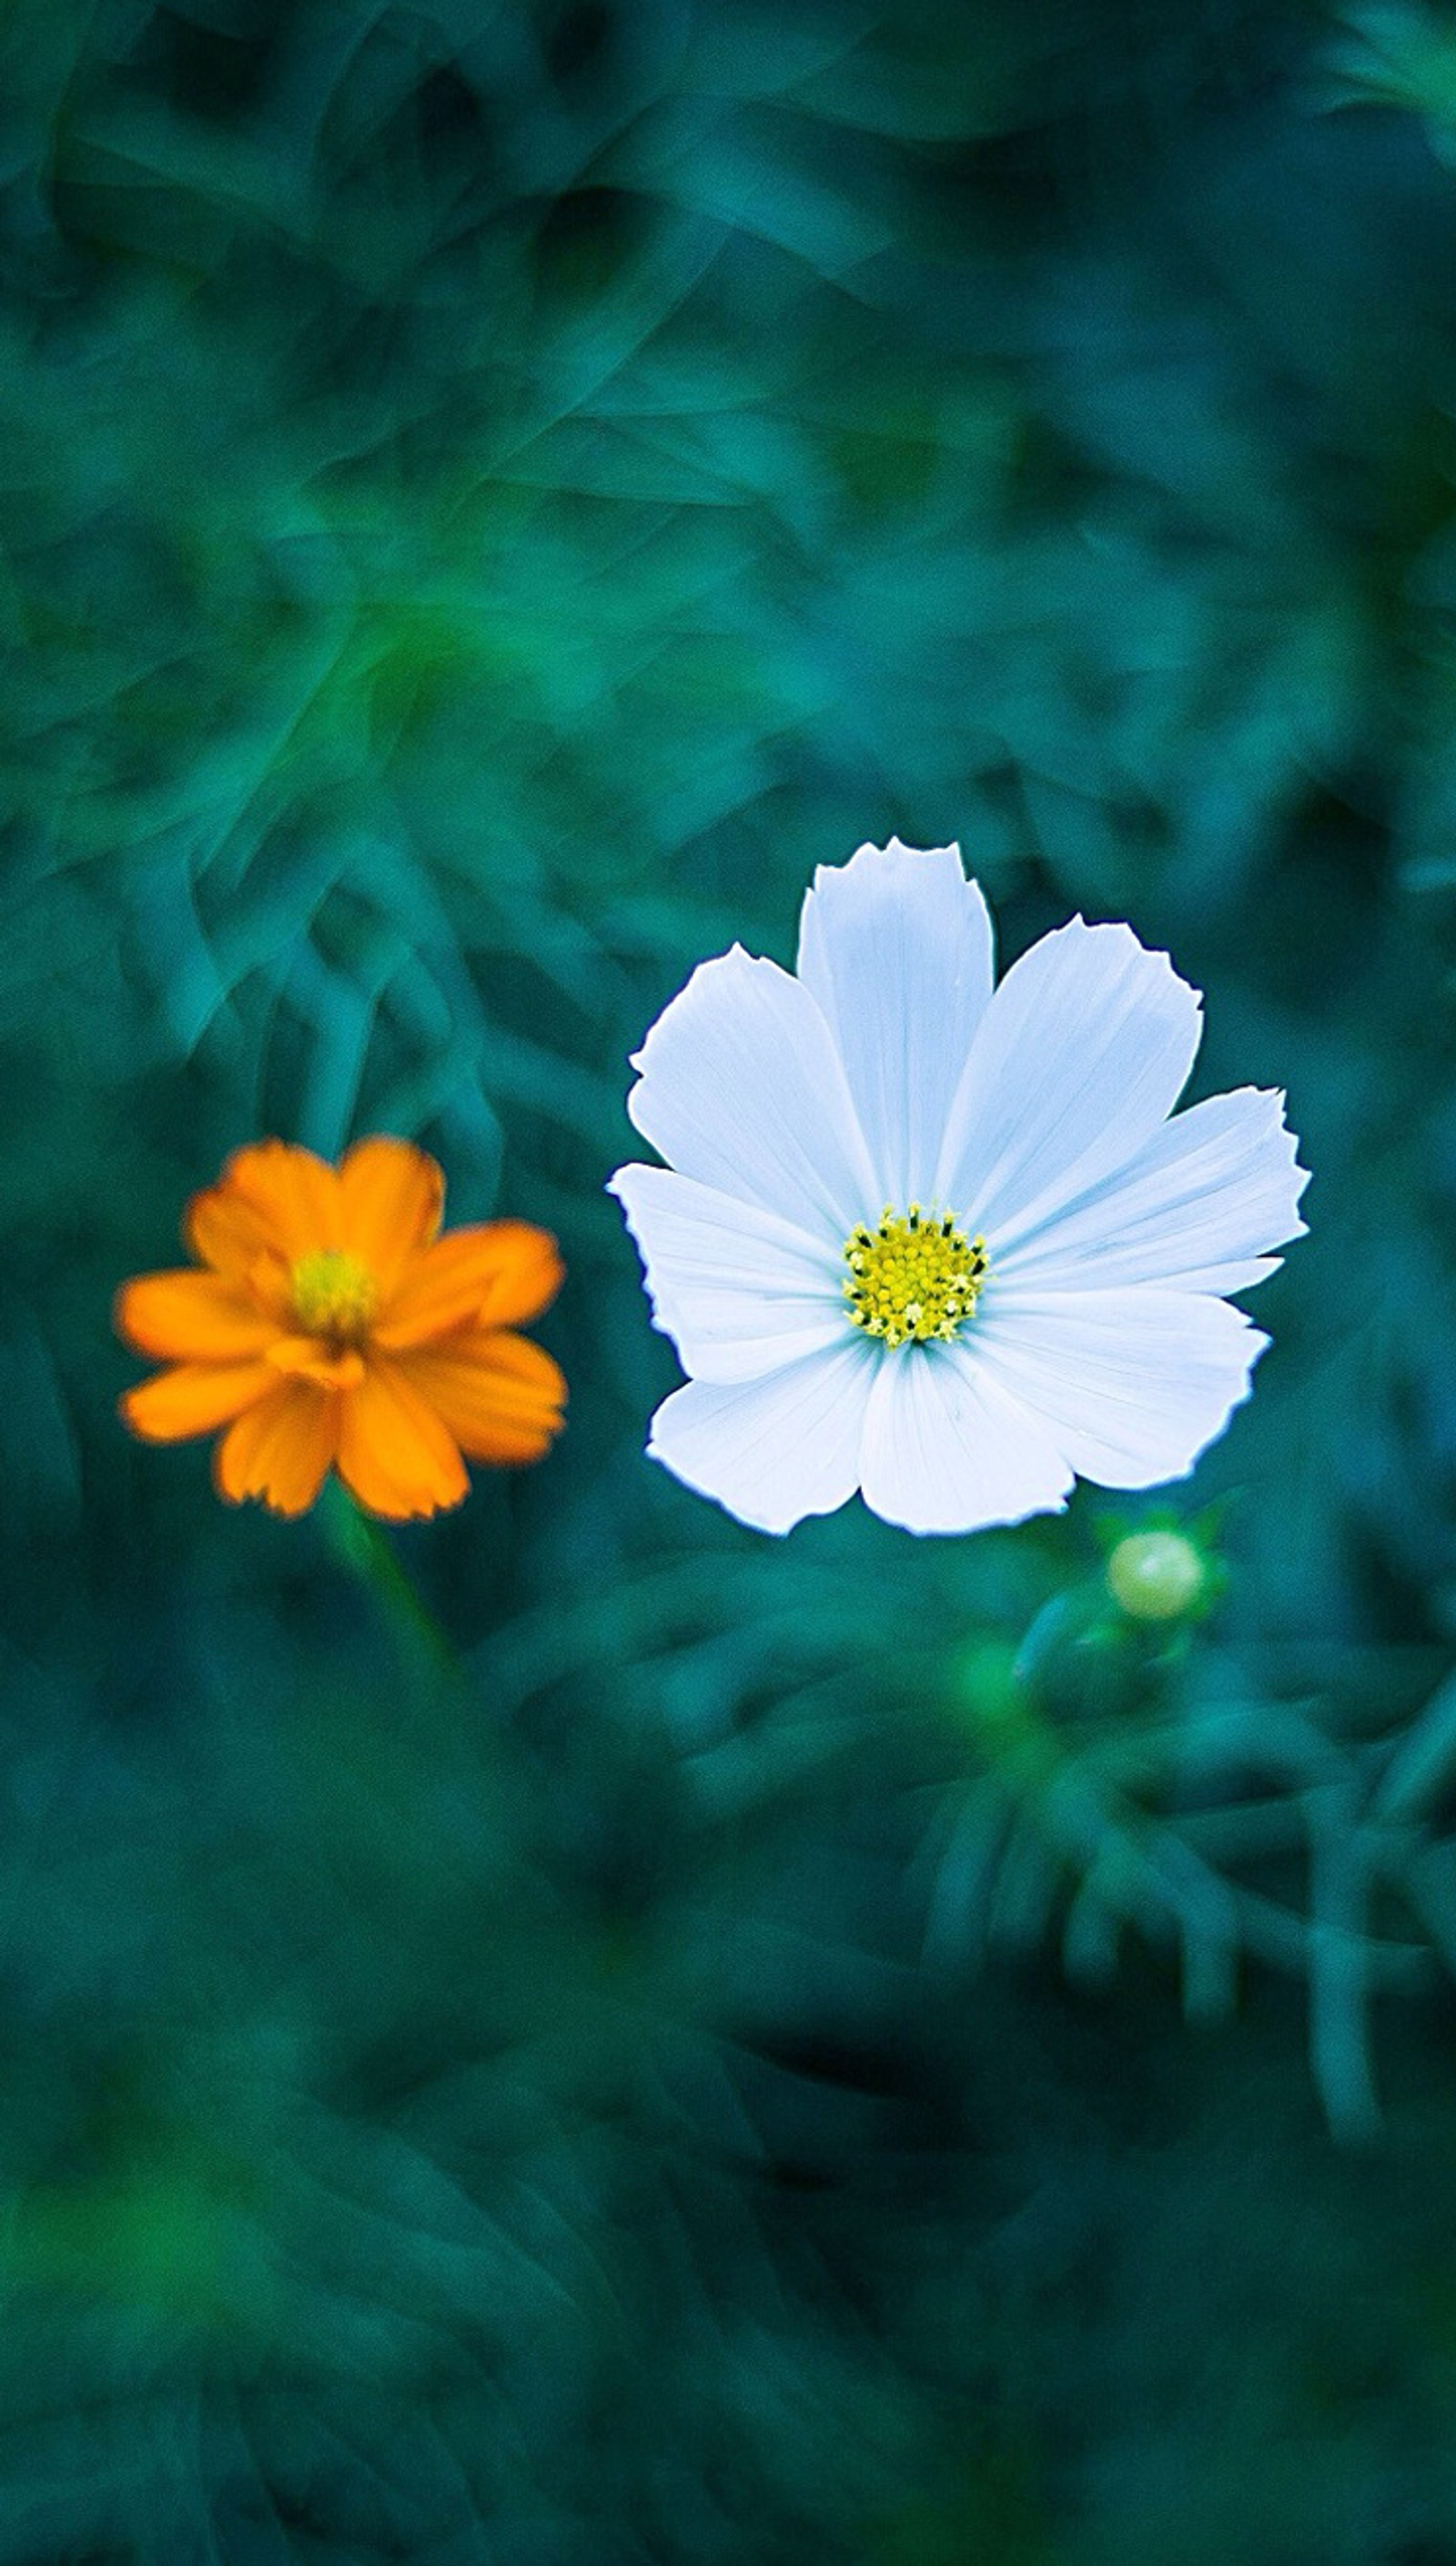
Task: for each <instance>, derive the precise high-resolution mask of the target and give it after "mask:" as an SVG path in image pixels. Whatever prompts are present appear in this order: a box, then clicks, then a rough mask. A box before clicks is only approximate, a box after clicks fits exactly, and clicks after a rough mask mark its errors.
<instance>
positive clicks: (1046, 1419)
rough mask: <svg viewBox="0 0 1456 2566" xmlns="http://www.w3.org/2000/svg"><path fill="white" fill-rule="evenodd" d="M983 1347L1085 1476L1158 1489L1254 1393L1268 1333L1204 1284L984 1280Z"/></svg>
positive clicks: (1187, 1466) (1111, 1484)
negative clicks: (1056, 1285)
mask: <svg viewBox="0 0 1456 2566" xmlns="http://www.w3.org/2000/svg"><path fill="white" fill-rule="evenodd" d="M975 1332H976V1335H975V1341H976V1348H977V1352H978V1353H979V1354H980V1355H981V1356H982V1357H983V1358H984V1360H985V1362H986V1364H987V1365H988V1366H994V1367H995V1371H996V1375H997V1378H998V1380H1000V1381H1002V1382H1004V1383H1005V1385H1006V1387H1007V1389H1008V1391H1010V1392H1011V1393H1012V1395H1013V1396H1014V1397H1015V1398H1016V1399H1017V1400H1019V1401H1020V1402H1021V1403H1022V1404H1023V1405H1024V1406H1025V1407H1026V1408H1028V1409H1029V1410H1031V1411H1033V1413H1034V1414H1036V1415H1037V1416H1038V1417H1040V1419H1041V1420H1042V1422H1043V1424H1044V1426H1045V1428H1046V1430H1047V1431H1048V1432H1049V1433H1050V1434H1051V1435H1052V1437H1053V1438H1054V1440H1055V1441H1056V1443H1057V1445H1058V1447H1059V1448H1060V1450H1061V1451H1062V1452H1064V1453H1065V1454H1066V1456H1067V1459H1068V1460H1069V1461H1070V1462H1071V1464H1072V1466H1073V1468H1074V1470H1076V1471H1077V1473H1078V1475H1079V1477H1080V1478H1084V1479H1095V1480H1096V1481H1097V1482H1098V1483H1099V1485H1100V1486H1102V1487H1104V1488H1151V1487H1156V1486H1159V1485H1160V1484H1161V1483H1162V1481H1163V1480H1165V1479H1181V1478H1184V1477H1186V1475H1187V1473H1188V1472H1189V1471H1190V1470H1191V1469H1192V1467H1193V1464H1194V1462H1195V1461H1196V1460H1197V1458H1198V1455H1199V1453H1200V1452H1201V1451H1202V1450H1203V1449H1204V1447H1205V1445H1207V1444H1209V1443H1211V1442H1212V1441H1213V1439H1214V1437H1215V1435H1217V1434H1221V1433H1222V1432H1223V1429H1224V1427H1225V1426H1226V1425H1227V1423H1228V1421H1229V1417H1230V1415H1231V1414H1232V1412H1233V1411H1234V1410H1235V1409H1236V1408H1237V1407H1238V1406H1239V1405H1240V1403H1241V1402H1242V1401H1243V1400H1245V1399H1247V1398H1248V1396H1249V1376H1250V1374H1251V1373H1252V1371H1253V1369H1254V1365H1255V1363H1256V1362H1257V1360H1258V1358H1259V1356H1260V1355H1261V1354H1262V1353H1263V1352H1264V1349H1265V1347H1266V1346H1267V1345H1268V1343H1269V1339H1268V1338H1267V1337H1265V1336H1261V1335H1260V1333H1259V1331H1258V1329H1257V1328H1255V1327H1253V1326H1251V1324H1250V1322H1249V1320H1248V1319H1247V1318H1246V1316H1245V1314H1244V1312H1243V1311H1242V1310H1236V1309H1234V1308H1233V1307H1232V1305H1231V1304H1230V1303H1229V1302H1227V1301H1218V1300H1214V1299H1211V1298H1210V1297H1209V1296H1208V1295H1207V1294H1204V1293H1199V1292H1181V1291H1177V1292H1174V1291H1159V1290H1156V1289H1155V1288H1154V1287H1153V1286H1152V1285H1151V1284H1147V1283H1143V1284H1133V1285H1130V1286H1129V1287H1128V1288H1127V1289H1125V1290H1119V1291H1115V1292H1051V1291H1045V1290H1034V1289H1033V1287H1032V1286H1031V1285H1030V1284H1011V1285H1001V1286H999V1287H998V1286H997V1285H996V1284H994V1283H993V1284H990V1285H988V1286H987V1290H986V1294H985V1297H984V1299H983V1301H982V1303H981V1307H980V1309H979V1310H978V1311H977V1313H976V1321H975Z"/></svg>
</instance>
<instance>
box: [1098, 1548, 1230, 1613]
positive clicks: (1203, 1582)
mask: <svg viewBox="0 0 1456 2566" xmlns="http://www.w3.org/2000/svg"><path fill="white" fill-rule="evenodd" d="M1107 1584H1108V1586H1109V1588H1110V1589H1111V1593H1112V1597H1113V1600H1114V1602H1116V1603H1118V1604H1120V1605H1121V1607H1122V1610H1123V1612H1124V1613H1128V1614H1130V1615H1131V1617H1132V1619H1133V1621H1134V1622H1176V1621H1177V1619H1178V1617H1179V1615H1180V1614H1183V1613H1191V1612H1192V1611H1193V1609H1194V1607H1195V1606H1196V1605H1198V1604H1200V1603H1201V1602H1202V1600H1203V1596H1204V1593H1205V1590H1206V1588H1207V1584H1208V1570H1207V1567H1206V1566H1205V1564H1204V1560H1203V1555H1202V1553H1201V1552H1200V1551H1198V1550H1196V1549H1195V1548H1194V1545H1193V1543H1192V1542H1191V1541H1189V1540H1188V1538H1187V1536H1186V1534H1184V1533H1181V1532H1134V1533H1129V1534H1128V1536H1127V1539H1126V1540H1125V1541H1119V1542H1118V1544H1117V1547H1116V1549H1115V1550H1114V1551H1113V1553H1112V1555H1111V1558H1110V1559H1109V1560H1108V1562H1107Z"/></svg>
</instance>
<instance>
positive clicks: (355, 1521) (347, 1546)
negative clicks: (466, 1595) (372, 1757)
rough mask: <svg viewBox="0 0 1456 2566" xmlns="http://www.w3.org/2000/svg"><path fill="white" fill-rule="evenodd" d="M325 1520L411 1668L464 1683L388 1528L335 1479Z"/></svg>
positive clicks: (324, 1506) (324, 1500) (324, 1498)
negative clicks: (424, 1670)
mask: <svg viewBox="0 0 1456 2566" xmlns="http://www.w3.org/2000/svg"><path fill="white" fill-rule="evenodd" d="M319 1518H320V1523H321V1525H322V1528H323V1532H324V1538H325V1540H326V1541H327V1543H328V1545H329V1548H330V1549H331V1550H332V1551H333V1553H334V1556H335V1558H336V1559H338V1560H340V1561H341V1562H342V1563H343V1565H344V1566H345V1567H346V1568H347V1569H348V1570H349V1571H350V1573H351V1575H353V1576H355V1577H357V1578H358V1579H359V1580H360V1582H361V1584H362V1585H364V1586H366V1587H367V1588H368V1590H369V1592H370V1594H371V1595H372V1597H373V1599H374V1602H375V1604H376V1605H377V1607H378V1610H379V1613H380V1616H381V1618H382V1619H383V1621H384V1622H385V1623H386V1624H387V1625H388V1627H389V1630H390V1632H391V1633H392V1635H393V1637H394V1639H395V1641H396V1642H397V1643H398V1646H399V1651H400V1655H401V1657H402V1658H403V1659H404V1660H405V1663H406V1665H413V1666H418V1665H419V1664H420V1663H421V1662H423V1664H424V1665H425V1667H427V1668H428V1669H429V1671H430V1672H431V1673H432V1674H434V1675H436V1676H440V1675H443V1676H446V1677H448V1678H449V1679H451V1680H452V1681H455V1682H458V1681H459V1678H460V1665H459V1661H458V1659H457V1657H456V1655H455V1652H454V1649H453V1648H452V1647H451V1645H450V1642H449V1640H448V1639H447V1637H446V1635H445V1633H444V1632H443V1631H442V1630H441V1628H440V1625H439V1623H438V1622H437V1621H436V1620H435V1617H434V1615H433V1614H432V1613H431V1612H430V1610H429V1608H428V1606H427V1605H425V1604H423V1603H422V1602H421V1601H420V1598H419V1596H418V1594H417V1593H416V1591H415V1587H414V1581H413V1579H412V1578H411V1577H410V1575H409V1573H408V1571H407V1570H406V1569H405V1568H403V1567H401V1565H400V1562H399V1560H398V1559H397V1558H396V1556H395V1554H394V1551H393V1550H392V1549H391V1547H390V1544H389V1539H388V1536H387V1534H386V1533H385V1532H384V1530H383V1529H382V1527H381V1526H380V1525H379V1524H378V1523H376V1522H375V1521H374V1519H373V1517H372V1516H370V1515H366V1514H364V1513H363V1512H362V1511H361V1509H360V1507H358V1506H357V1505H356V1504H355V1501H354V1499H353V1497H351V1495H350V1494H349V1491H348V1489H347V1488H345V1487H343V1486H341V1484H340V1482H339V1481H338V1480H337V1479H333V1478H331V1479H330V1480H328V1481H327V1483H326V1485H325V1487H324V1489H323V1491H322V1493H321V1495H320V1499H319Z"/></svg>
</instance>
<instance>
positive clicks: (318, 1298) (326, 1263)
mask: <svg viewBox="0 0 1456 2566" xmlns="http://www.w3.org/2000/svg"><path fill="white" fill-rule="evenodd" d="M288 1288H289V1298H290V1299H291V1301H292V1303H293V1314H294V1317H295V1318H296V1319H297V1321H298V1323H299V1326H300V1327H301V1328H302V1329H303V1331H304V1333H305V1335H306V1336H310V1337H325V1338H327V1339H328V1341H329V1343H330V1345H332V1346H336V1347H338V1346H353V1345H358V1343H359V1341H360V1339H361V1338H362V1337H363V1336H364V1332H365V1330H366V1329H367V1327H368V1324H369V1321H370V1320H371V1319H372V1317H373V1315H374V1312H375V1310H376V1309H377V1307H378V1300H379V1288H378V1285H377V1284H376V1283H375V1281H374V1278H373V1276H372V1274H371V1273H370V1272H369V1269H368V1267H367V1266H366V1265H365V1264H364V1260H363V1258H362V1257H359V1256H350V1255H349V1254H348V1253H347V1252H346V1250H345V1249H343V1248H342V1247H316V1248H313V1249H312V1250H311V1251H310V1253H309V1254H308V1255H307V1256H301V1257H300V1258H299V1260H298V1263H297V1264H296V1265H295V1266H294V1268H293V1270H292V1272H291V1273H290V1275H289V1278H288Z"/></svg>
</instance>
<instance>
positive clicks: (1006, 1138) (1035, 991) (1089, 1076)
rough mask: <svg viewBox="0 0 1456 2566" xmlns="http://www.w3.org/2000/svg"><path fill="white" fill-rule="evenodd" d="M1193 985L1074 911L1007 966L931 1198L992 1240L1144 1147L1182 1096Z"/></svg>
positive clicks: (1158, 957) (1194, 1036) (1198, 1026)
mask: <svg viewBox="0 0 1456 2566" xmlns="http://www.w3.org/2000/svg"><path fill="white" fill-rule="evenodd" d="M1201 1030H1202V1019H1201V1016H1200V1014H1199V1003H1198V992H1197V991H1196V989H1191V988H1190V987H1189V986H1188V983H1187V981H1186V980H1180V979H1179V978H1178V975H1177V973H1176V972H1175V971H1174V969H1173V967H1172V964H1171V963H1170V962H1169V960H1168V957H1167V955H1166V954H1165V953H1149V952H1148V951H1147V949H1146V948H1145V946H1143V945H1141V944H1139V943H1138V941H1137V938H1136V936H1135V935H1134V934H1133V933H1132V930H1131V928H1130V927H1127V926H1088V925H1087V924H1086V923H1085V922H1084V920H1083V919H1082V918H1080V917H1075V918H1073V919H1072V921H1071V923H1070V924H1069V925H1067V926H1060V927H1058V928H1057V929H1056V930H1055V932H1054V933H1053V934H1051V935H1044V936H1043V938H1042V940H1041V942H1040V944H1034V945H1033V946H1032V948H1031V950H1030V951H1029V952H1027V953H1024V954H1023V955H1022V957H1021V960H1020V961H1019V962H1016V963H1013V965H1012V967H1011V969H1010V970H1009V971H1008V972H1007V974H1006V977H1005V979H1004V980H1003V981H1002V982H1001V984H1000V986H999V988H998V989H997V991H996V994H995V996H994V998H993V999H992V1001H991V1004H990V1006H989V1008H988V1009H987V1011H986V1015H985V1018H984V1020H983V1022H982V1025H981V1029H980V1032H979V1033H978V1034H977V1036H976V1039H975V1041H974V1043H973V1044H972V1046H971V1054H970V1058H969V1059H968V1061H967V1062H966V1066H965V1073H964V1076H963V1077H962V1080H961V1084H960V1087H959V1089H958V1090H957V1093H956V1097H955V1101H954V1103H953V1105H952V1107H951V1110H950V1116H949V1120H948V1123H947V1127H946V1133H945V1141H944V1146H943V1150H942V1154H941V1159H940V1165H939V1167H938V1169H937V1172H936V1179H935V1198H936V1200H937V1201H940V1202H945V1203H947V1204H949V1205H950V1207H951V1208H952V1209H953V1210H956V1211H958V1212H960V1213H961V1215H962V1216H963V1217H964V1218H965V1220H966V1221H967V1223H968V1224H969V1225H970V1226H973V1227H974V1228H975V1229H977V1230H980V1231H982V1232H983V1233H984V1235H985V1238H986V1241H987V1244H988V1246H989V1248H990V1251H991V1259H992V1264H993V1266H994V1264H995V1261H996V1255H997V1243H998V1240H999V1238H1000V1237H1001V1236H1002V1235H1003V1234H1004V1233H1005V1232H1007V1231H1012V1232H1016V1231H1018V1230H1024V1229H1025V1228H1026V1226H1027V1225H1028V1223H1029V1222H1031V1221H1032V1220H1034V1219H1038V1218H1041V1217H1042V1216H1043V1215H1044V1214H1045V1213H1047V1212H1049V1211H1051V1210H1053V1209H1055V1208H1057V1207H1058V1206H1059V1205H1061V1204H1063V1203H1067V1202H1070V1201H1072V1200H1074V1199H1075V1198H1076V1197H1077V1196H1078V1195H1080V1194H1082V1193H1085V1192H1086V1191H1087V1190H1088V1189H1089V1187H1091V1186H1092V1185H1093V1184H1095V1183H1096V1182H1097V1181H1098V1180H1099V1178H1101V1177H1102V1176H1104V1175H1106V1174H1108V1173H1109V1172H1110V1171H1111V1169H1112V1168H1114V1167H1119V1166H1121V1165H1122V1164H1123V1163H1124V1161H1125V1160H1127V1159H1128V1158H1130V1157H1131V1156H1132V1155H1133V1154H1134V1152H1135V1151H1137V1150H1139V1149H1141V1147H1142V1145H1143V1143H1144V1142H1145V1141H1147V1140H1149V1139H1150V1138H1151V1136H1152V1134H1153V1133H1154V1132H1155V1131H1156V1130H1157V1128H1158V1125H1159V1124H1160V1123H1161V1122H1162V1120H1163V1118H1164V1116H1165V1115H1166V1114H1168V1113H1169V1112H1170V1111H1171V1109H1172V1107H1173V1105H1174V1104H1175V1103H1176V1101H1177V1097H1178V1094H1179V1091H1180V1089H1181V1088H1182V1086H1183V1083H1184V1081H1185V1079H1186V1078H1187V1076H1188V1072H1189V1070H1190V1069H1191V1068H1192V1066H1193V1058H1194V1054H1195V1053H1196V1051H1197V1049H1198V1038H1199V1034H1200V1032H1201Z"/></svg>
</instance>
